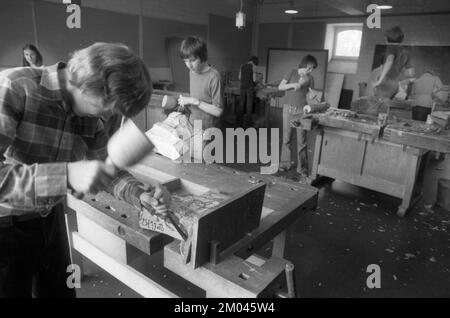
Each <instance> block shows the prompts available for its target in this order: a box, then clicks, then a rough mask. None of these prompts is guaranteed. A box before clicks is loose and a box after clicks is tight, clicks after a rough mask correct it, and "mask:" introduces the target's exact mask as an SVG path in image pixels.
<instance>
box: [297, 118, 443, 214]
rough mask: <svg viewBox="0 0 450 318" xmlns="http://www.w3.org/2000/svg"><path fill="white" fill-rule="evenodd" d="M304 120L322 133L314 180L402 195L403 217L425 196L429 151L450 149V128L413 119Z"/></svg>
mask: <svg viewBox="0 0 450 318" xmlns="http://www.w3.org/2000/svg"><path fill="white" fill-rule="evenodd" d="M339 111H340V112H343V113H345V110H339ZM302 121H303V122H304V128H305V129H310V130H311V129H317V132H318V133H317V137H316V141H315V149H314V157H313V165H312V173H311V179H312V180H313V182H315V181H317V180H318V178H319V177H320V176H326V177H331V178H333V179H338V180H342V181H345V182H348V183H351V184H354V185H357V186H361V187H364V188H368V189H371V190H375V191H378V192H381V193H385V194H388V195H392V196H394V197H398V198H400V199H402V203H401V205H400V206H399V208H398V211H397V215H398V216H400V217H403V216H404V215H405V213H406V212H407V210H408V209H409V208H410V207H412V206H413V205H414V204H415V203H416V202H417V201H418V200H419V199H420V198H421V196H422V182H423V176H424V172H425V169H426V165H427V155H428V153H429V151H438V152H442V153H450V131H439V130H437V131H433V132H431V130H433V129H434V128H435V127H433V126H428V125H424V124H423V123H420V122H416V121H412V120H402V121H394V120H390V121H388V122H387V123H386V124H384V125H379V124H378V123H377V118H376V117H372V116H368V115H358V116H357V118H345V117H340V116H334V115H333V114H331V115H330V114H329V113H325V114H314V115H313V116H312V118H311V119H306V120H302ZM434 130H436V129H434Z"/></svg>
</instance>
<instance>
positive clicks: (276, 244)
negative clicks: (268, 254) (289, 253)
mask: <svg viewBox="0 0 450 318" xmlns="http://www.w3.org/2000/svg"><path fill="white" fill-rule="evenodd" d="M287 231H288V230H284V231H283V232H281V233H280V234H278V235H277V236H275V237H274V239H273V247H272V256H276V257H280V258H283V257H284V250H285V247H286V245H287V242H286V241H287V239H288V236H289V235H288V234H287Z"/></svg>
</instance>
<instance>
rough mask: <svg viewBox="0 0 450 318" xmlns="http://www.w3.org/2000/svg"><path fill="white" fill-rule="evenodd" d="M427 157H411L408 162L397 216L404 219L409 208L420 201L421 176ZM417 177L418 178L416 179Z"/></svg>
mask: <svg viewBox="0 0 450 318" xmlns="http://www.w3.org/2000/svg"><path fill="white" fill-rule="evenodd" d="M427 157H428V156H427V155H425V156H421V155H418V156H413V157H412V159H411V161H410V167H409V169H408V171H409V173H408V175H407V176H406V180H405V181H406V182H405V187H404V191H403V198H402V204H401V205H400V206H399V207H398V211H397V215H398V216H399V217H404V216H405V215H406V212H407V211H408V209H409V208H410V207H412V206H413V205H414V204H415V203H416V202H417V201H419V200H420V198H421V196H422V193H421V183H422V180H421V179H422V174H423V170H424V169H425V166H426V162H427ZM418 177H419V178H418Z"/></svg>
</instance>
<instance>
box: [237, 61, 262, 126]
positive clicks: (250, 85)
mask: <svg viewBox="0 0 450 318" xmlns="http://www.w3.org/2000/svg"><path fill="white" fill-rule="evenodd" d="M257 65H258V58H257V57H256V56H252V57H251V58H250V59H249V60H248V62H247V63H245V64H242V65H241V68H240V70H239V81H240V82H241V83H240V89H241V92H240V100H239V110H238V120H237V123H238V125H240V126H243V127H244V128H247V127H251V126H252V125H253V119H252V113H253V103H254V100H255V86H256V82H257V72H256V66H257ZM244 113H245V116H244Z"/></svg>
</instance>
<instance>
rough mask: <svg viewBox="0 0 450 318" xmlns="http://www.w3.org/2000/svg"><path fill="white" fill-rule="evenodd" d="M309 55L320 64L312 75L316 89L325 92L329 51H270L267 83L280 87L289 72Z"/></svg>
mask: <svg viewBox="0 0 450 318" xmlns="http://www.w3.org/2000/svg"><path fill="white" fill-rule="evenodd" d="M308 54H310V55H312V56H314V57H315V58H316V59H317V63H318V66H317V68H316V69H315V70H314V71H313V72H312V73H311V75H312V76H313V77H314V88H315V89H317V90H324V89H325V81H326V75H327V63H328V50H303V49H302V50H300V49H276V48H270V49H268V51H267V71H266V79H267V80H266V83H268V84H273V85H278V84H279V83H280V82H281V80H282V79H283V78H284V76H285V75H286V74H287V73H288V72H290V71H291V70H293V69H297V68H298V65H299V64H300V62H301V60H302V58H303V57H305V56H306V55H308Z"/></svg>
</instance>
